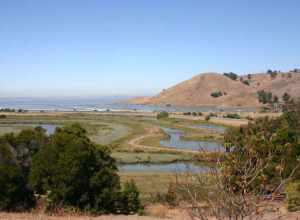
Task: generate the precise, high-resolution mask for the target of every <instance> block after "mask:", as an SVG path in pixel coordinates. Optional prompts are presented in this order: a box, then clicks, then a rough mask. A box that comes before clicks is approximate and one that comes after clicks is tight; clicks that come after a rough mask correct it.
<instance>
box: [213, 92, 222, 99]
mask: <svg viewBox="0 0 300 220" xmlns="http://www.w3.org/2000/svg"><path fill="white" fill-rule="evenodd" d="M210 95H211V96H212V97H214V98H218V97H220V96H222V95H223V93H222V92H221V91H215V92H212V93H211V94H210Z"/></svg>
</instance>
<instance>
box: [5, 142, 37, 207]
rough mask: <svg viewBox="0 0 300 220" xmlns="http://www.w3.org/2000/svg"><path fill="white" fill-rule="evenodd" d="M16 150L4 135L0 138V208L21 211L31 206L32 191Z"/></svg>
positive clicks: (32, 202)
mask: <svg viewBox="0 0 300 220" xmlns="http://www.w3.org/2000/svg"><path fill="white" fill-rule="evenodd" d="M15 154H16V152H15V151H14V149H12V147H11V145H10V144H9V143H8V142H7V140H6V139H5V138H4V137H1V138H0V210H1V211H23V210H26V209H29V208H31V207H33V205H34V204H35V199H34V195H33V192H32V191H31V190H30V189H29V188H28V187H27V177H26V175H25V174H24V172H23V169H22V167H21V165H20V164H19V162H18V161H17V158H16V155H15Z"/></svg>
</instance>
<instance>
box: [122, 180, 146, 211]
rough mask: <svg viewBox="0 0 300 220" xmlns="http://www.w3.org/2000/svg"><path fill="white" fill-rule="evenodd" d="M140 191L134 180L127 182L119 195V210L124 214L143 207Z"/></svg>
mask: <svg viewBox="0 0 300 220" xmlns="http://www.w3.org/2000/svg"><path fill="white" fill-rule="evenodd" d="M139 196H140V194H139V191H138V189H137V187H136V185H135V183H134V182H133V181H130V182H126V183H125V184H124V186H123V190H122V192H121V193H120V196H119V198H120V199H119V202H118V204H119V207H118V210H119V212H121V213H123V214H133V213H136V212H137V211H138V210H139V209H140V208H141V203H140V199H139Z"/></svg>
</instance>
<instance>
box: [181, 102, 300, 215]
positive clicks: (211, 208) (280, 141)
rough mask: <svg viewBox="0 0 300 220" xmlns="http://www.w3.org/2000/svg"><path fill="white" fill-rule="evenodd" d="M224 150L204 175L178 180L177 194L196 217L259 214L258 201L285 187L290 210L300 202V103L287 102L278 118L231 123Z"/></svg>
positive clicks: (262, 209)
mask: <svg viewBox="0 0 300 220" xmlns="http://www.w3.org/2000/svg"><path fill="white" fill-rule="evenodd" d="M224 147H225V148H226V152H227V153H226V154H224V155H223V157H222V158H220V159H219V160H218V163H217V166H216V167H213V168H210V169H209V171H208V173H207V175H204V176H203V175H195V174H187V177H186V178H185V179H186V180H189V181H179V182H177V193H178V195H179V196H180V199H182V200H184V201H186V202H188V203H189V204H191V207H192V209H188V211H189V212H190V214H191V215H192V216H195V217H197V218H199V219H210V218H211V217H215V218H216V219H220V220H221V219H245V218H246V217H247V219H248V218H249V219H262V216H263V215H264V214H265V213H266V211H267V208H266V207H264V206H261V204H260V201H263V200H264V198H266V196H268V197H270V198H271V199H273V198H275V197H276V196H277V195H282V193H284V192H286V193H287V199H286V202H287V204H288V208H289V210H291V211H296V210H299V209H298V208H299V204H300V202H299V201H300V193H299V191H300V187H299V180H300V103H294V102H290V103H289V104H288V105H287V106H286V107H285V111H284V113H283V115H282V116H281V117H279V118H275V119H270V118H262V119H257V120H255V121H254V122H251V123H249V125H248V126H243V127H240V128H231V129H229V130H228V131H227V132H226V134H225V138H224Z"/></svg>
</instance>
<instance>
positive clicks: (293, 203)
mask: <svg viewBox="0 0 300 220" xmlns="http://www.w3.org/2000/svg"><path fill="white" fill-rule="evenodd" d="M285 192H286V195H287V198H286V202H287V208H288V210H289V211H291V212H295V211H300V182H299V181H297V182H292V183H290V184H288V186H287V187H286V189H285Z"/></svg>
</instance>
